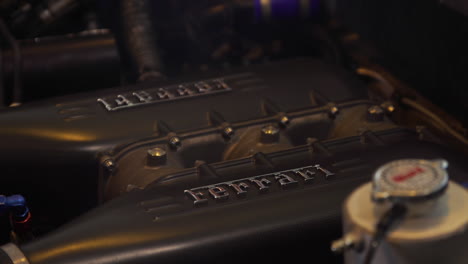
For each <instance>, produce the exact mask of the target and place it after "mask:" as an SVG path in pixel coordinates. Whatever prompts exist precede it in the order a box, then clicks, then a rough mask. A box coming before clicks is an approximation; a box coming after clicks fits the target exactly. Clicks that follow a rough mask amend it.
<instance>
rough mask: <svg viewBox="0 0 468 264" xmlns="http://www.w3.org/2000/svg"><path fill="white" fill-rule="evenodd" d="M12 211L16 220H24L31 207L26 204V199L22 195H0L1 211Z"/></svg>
mask: <svg viewBox="0 0 468 264" xmlns="http://www.w3.org/2000/svg"><path fill="white" fill-rule="evenodd" d="M6 210H8V211H11V212H12V215H13V217H14V218H15V219H16V220H22V219H25V218H27V217H28V214H29V208H28V207H27V206H26V200H25V199H24V197H23V196H22V195H19V194H15V195H11V196H5V195H0V212H4V211H6Z"/></svg>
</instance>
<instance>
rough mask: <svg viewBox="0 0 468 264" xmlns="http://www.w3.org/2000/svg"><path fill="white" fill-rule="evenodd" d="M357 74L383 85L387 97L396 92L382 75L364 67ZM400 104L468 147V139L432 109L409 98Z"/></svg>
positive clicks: (383, 91) (401, 100)
mask: <svg viewBox="0 0 468 264" xmlns="http://www.w3.org/2000/svg"><path fill="white" fill-rule="evenodd" d="M356 73H357V74H358V75H362V76H367V77H370V78H372V79H374V80H376V81H378V82H380V83H382V84H383V86H384V87H383V88H382V93H383V94H384V95H385V96H387V97H391V95H392V94H393V93H394V92H395V90H396V89H395V87H394V86H393V85H392V84H391V82H390V81H389V80H387V79H386V78H385V77H384V76H383V75H382V74H381V73H379V72H377V71H375V70H372V69H368V68H364V67H359V68H357V69H356ZM399 101H400V103H402V104H404V105H406V106H409V107H411V108H412V109H414V110H416V111H418V112H420V113H422V114H424V115H425V116H427V117H429V118H430V119H431V120H432V121H433V122H435V123H436V124H437V125H438V126H439V127H440V128H441V129H442V130H443V131H444V132H446V133H448V134H449V135H451V136H452V137H454V138H455V139H457V140H459V141H460V142H462V143H463V144H465V145H468V139H467V138H466V137H465V136H463V135H462V134H461V133H459V132H457V131H456V130H455V129H453V128H452V127H451V126H450V125H449V124H448V123H447V122H445V121H444V120H443V119H442V118H440V117H439V116H438V115H437V114H436V113H434V112H432V111H431V110H430V109H428V108H427V107H425V106H423V105H422V104H420V103H418V102H417V101H415V100H413V99H410V98H408V97H402V98H401V99H400V100H399Z"/></svg>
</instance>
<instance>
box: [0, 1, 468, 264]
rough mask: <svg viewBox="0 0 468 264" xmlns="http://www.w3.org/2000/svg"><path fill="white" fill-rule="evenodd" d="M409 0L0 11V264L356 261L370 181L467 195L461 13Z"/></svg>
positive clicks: (30, 5) (459, 8) (6, 4)
mask: <svg viewBox="0 0 468 264" xmlns="http://www.w3.org/2000/svg"><path fill="white" fill-rule="evenodd" d="M377 2H379V7H377V4H376V3H377ZM410 2H411V3H409V2H408V1H404V0H401V1H391V3H390V2H389V1H364V0H360V1H358V0H355V1H340V0H336V1H332V0H329V1H326V0H322V1H320V0H310V1H300V0H270V1H263V0H262V1H260V0H258V1H254V0H243V1H234V0H232V1H221V0H210V1H201V0H200V1H181V0H177V1H169V0H167V1H166V0H164V1H148V0H119V1H107V0H96V1H91V0H88V1H73V0H46V1H42V0H22V1H0V14H1V19H0V41H1V42H0V44H1V47H2V50H1V69H0V77H1V78H0V84H1V85H0V88H1V90H0V93H1V96H0V102H1V105H2V106H1V107H2V109H0V138H1V139H2V141H1V143H0V157H1V159H0V161H1V162H0V168H1V171H2V177H1V184H0V193H1V194H3V195H2V196H0V208H1V209H2V212H3V214H2V216H1V219H0V238H1V240H2V241H1V242H2V243H1V244H5V246H3V247H2V248H1V249H2V250H0V253H1V254H0V263H15V264H16V263H22V264H25V263H31V264H42V263H48V264H59V263H60V264H61V263H76V264H78V263H99V264H104V263H122V264H123V263H202V262H203V263H220V262H223V263H239V262H249V263H252V262H253V261H256V262H260V263H267V262H272V261H284V262H286V261H288V262H290V261H296V260H301V259H305V260H307V261H310V262H314V263H359V262H352V261H349V258H346V260H344V258H343V255H340V254H336V252H332V251H334V250H331V249H330V245H331V243H332V241H334V240H336V239H338V238H339V237H340V236H342V234H343V232H344V231H343V229H342V228H343V224H342V217H343V204H344V202H345V200H346V199H347V197H348V196H349V195H350V194H351V193H352V192H353V191H354V190H355V189H356V188H358V187H359V186H361V185H362V184H365V183H368V182H370V181H371V179H372V177H373V174H374V172H375V171H376V170H377V169H378V168H380V167H381V166H383V165H384V164H387V163H389V162H392V161H396V160H407V159H413V160H416V159H417V160H441V159H443V160H444V162H446V163H447V164H448V167H447V166H445V165H444V166H445V167H444V168H446V170H447V174H448V176H449V178H450V181H451V182H453V184H457V185H461V186H467V184H468V175H467V173H466V172H468V163H467V162H466V160H467V154H468V148H467V142H468V139H467V137H466V133H467V130H466V129H465V127H466V116H465V115H464V113H466V110H467V108H466V107H467V105H466V100H467V99H468V97H467V96H468V94H467V93H466V91H465V90H466V89H465V90H464V89H463V87H466V85H468V79H467V77H466V76H467V75H466V74H465V75H463V73H461V72H463V69H466V68H464V66H466V65H464V64H466V61H467V60H466V58H467V55H468V54H467V53H466V49H465V48H463V47H466V46H464V45H463V43H465V44H468V43H467V42H468V41H467V39H468V38H467V37H466V34H465V36H464V38H462V37H460V34H462V33H463V32H465V33H466V31H467V29H468V22H467V21H468V18H467V17H466V16H465V14H466V13H467V12H466V10H468V9H467V8H466V7H467V6H468V5H466V4H464V3H462V2H461V1H460V2H457V1H443V2H439V1H410ZM432 2H434V3H432ZM396 7H398V8H396ZM382 9H384V10H382ZM410 10H411V12H410ZM415 10H420V11H415ZM429 11H430V12H429ZM382 12H384V13H382ZM390 12H393V13H392V14H393V15H395V16H397V17H399V18H400V19H401V20H402V21H405V22H395V23H394V24H393V25H392V26H388V25H385V23H387V22H388V21H387V20H386V19H385V17H387V18H388V16H389V15H388V14H387V13H390ZM427 12H429V13H427ZM433 18H438V19H440V21H439V20H437V21H438V22H440V23H438V27H437V30H436V31H437V32H435V33H434V34H433V35H431V38H432V39H429V40H428V39H421V38H419V35H418V34H419V33H420V32H421V31H423V30H426V29H425V28H424V27H422V29H417V27H416V26H415V24H418V23H419V24H421V21H431V23H435V22H434V21H433V20H431V19H433ZM405 23H406V24H405ZM419 24H418V25H419ZM455 25H457V26H455ZM446 30H451V31H450V32H452V33H453V34H448V33H447V34H446V36H441V35H437V34H438V33H441V32H446ZM457 30H458V32H456V31H457ZM396 32H398V34H400V35H399V36H400V37H395V34H397V33H396ZM420 35H423V34H420ZM437 39H439V40H440V39H443V40H444V41H443V44H444V45H445V46H443V45H442V44H441V43H442V41H440V42H437V43H438V44H437V45H433V46H431V44H425V46H424V48H422V47H420V46H418V45H422V43H426V42H430V40H432V41H434V42H435V41H436V40H437ZM455 42H456V43H457V44H452V43H455ZM431 48H432V49H431ZM441 49H443V51H441ZM421 50H424V51H421ZM429 50H430V52H429ZM427 54H431V55H427ZM453 54H457V56H459V58H458V59H457V60H455V59H453V56H452V55H453ZM428 56H429V57H428ZM430 56H433V57H430ZM434 61H435V62H434ZM433 63H435V64H433ZM424 67H427V69H429V68H430V69H434V67H436V68H437V70H427V71H424ZM457 73H461V74H459V75H456V74H457ZM455 75H456V76H455ZM431 78H432V79H431ZM442 84H443V85H442ZM436 90H437V91H436ZM444 164H445V163H444ZM418 170H419V171H418ZM418 170H416V172H414V171H413V172H410V174H408V173H406V174H405V173H404V174H402V175H400V176H402V177H403V178H405V179H406V178H410V177H413V176H415V175H416V174H418V173H420V172H422V169H419V168H418ZM374 177H375V176H374ZM450 184H452V183H450ZM431 197H432V196H431ZM369 199H370V198H369ZM399 201H400V200H399ZM462 202H463V201H462ZM464 202H465V203H466V201H464ZM462 241H465V242H466V239H465V240H462ZM447 243H448V242H447ZM447 245H448V244H447ZM447 248H449V249H450V247H448V246H447ZM449 249H448V250H446V251H444V253H446V254H447V255H450V254H452V253H451V251H450V250H449ZM467 257H468V256H466V255H463V254H461V255H460V256H459V257H458V259H459V260H461V262H460V263H463V261H462V260H463V259H465V260H466V259H468V258H467ZM379 258H380V257H379ZM435 259H436V258H435ZM447 262H448V263H452V262H451V261H447ZM363 263H370V262H363ZM372 263H387V262H381V261H378V260H376V261H374V262H372ZM388 263H392V262H388ZM393 263H399V262H398V261H397V262H393ZM401 263H412V262H411V261H409V262H401ZM413 263H416V262H413ZM433 263H439V262H437V261H436V262H433ZM453 263H455V262H453ZM456 263H458V262H456Z"/></svg>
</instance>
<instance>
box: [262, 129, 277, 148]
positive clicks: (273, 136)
mask: <svg viewBox="0 0 468 264" xmlns="http://www.w3.org/2000/svg"><path fill="white" fill-rule="evenodd" d="M279 132H280V131H279V128H277V127H276V126H273V125H268V126H264V127H263V128H262V130H261V136H260V142H261V143H263V144H271V143H275V142H278V140H279V136H280V133H279Z"/></svg>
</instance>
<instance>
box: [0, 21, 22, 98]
mask: <svg viewBox="0 0 468 264" xmlns="http://www.w3.org/2000/svg"><path fill="white" fill-rule="evenodd" d="M0 36H2V37H3V38H4V39H5V40H6V41H7V43H8V45H9V46H10V47H11V49H12V50H13V54H14V62H13V68H14V70H13V96H12V97H13V98H12V101H13V102H12V104H11V106H18V105H20V104H21V100H22V93H23V92H22V84H21V82H22V79H21V68H22V61H23V60H22V55H21V49H20V46H19V44H18V42H17V41H16V39H15V37H14V36H13V35H12V34H11V32H10V30H9V29H8V27H7V26H6V25H5V23H4V21H3V20H2V19H1V18H0ZM3 92H4V91H3Z"/></svg>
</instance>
